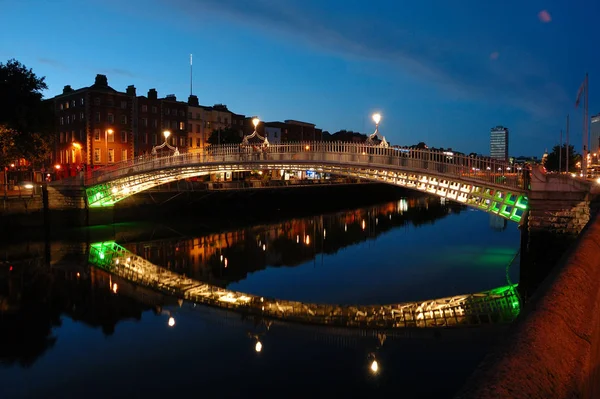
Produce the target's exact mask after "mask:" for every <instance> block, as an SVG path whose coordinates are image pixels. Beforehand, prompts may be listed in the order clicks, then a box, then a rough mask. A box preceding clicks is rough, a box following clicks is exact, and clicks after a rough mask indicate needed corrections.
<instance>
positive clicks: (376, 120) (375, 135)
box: [367, 112, 389, 148]
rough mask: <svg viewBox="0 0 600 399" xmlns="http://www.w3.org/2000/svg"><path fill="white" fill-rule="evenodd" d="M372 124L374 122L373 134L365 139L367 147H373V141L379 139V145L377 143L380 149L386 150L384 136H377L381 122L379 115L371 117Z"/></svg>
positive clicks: (375, 114) (386, 145) (386, 144)
mask: <svg viewBox="0 0 600 399" xmlns="http://www.w3.org/2000/svg"><path fill="white" fill-rule="evenodd" d="M372 118H373V122H375V132H374V133H373V134H372V135H370V136H369V138H368V139H367V145H375V139H376V138H378V137H381V143H379V146H380V147H384V148H387V147H389V144H388V142H387V141H386V140H385V137H384V136H381V135H380V134H379V122H381V114H380V113H379V112H376V113H374V114H373V115H372Z"/></svg>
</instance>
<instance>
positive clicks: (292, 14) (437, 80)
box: [171, 0, 564, 118]
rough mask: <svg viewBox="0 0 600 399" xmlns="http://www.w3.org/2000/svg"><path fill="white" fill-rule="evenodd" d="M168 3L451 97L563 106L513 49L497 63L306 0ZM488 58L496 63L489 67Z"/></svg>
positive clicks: (537, 107) (535, 65) (466, 48)
mask: <svg viewBox="0 0 600 399" xmlns="http://www.w3.org/2000/svg"><path fill="white" fill-rule="evenodd" d="M173 3H175V4H176V5H177V6H178V7H179V8H180V9H181V10H182V11H184V12H186V13H187V14H188V15H202V14H205V13H206V12H213V13H218V14H221V15H224V16H227V17H229V18H232V19H235V20H236V23H243V24H247V25H252V26H253V27H256V28H260V29H264V30H266V31H268V32H269V33H271V34H272V33H273V31H275V32H277V33H278V34H286V35H289V36H293V37H295V38H298V39H301V40H303V41H304V42H306V43H308V44H310V45H312V46H316V47H318V48H320V49H321V50H323V51H326V52H329V53H336V54H338V55H340V56H342V57H345V58H349V59H368V60H379V61H381V62H386V63H389V64H391V65H393V66H395V67H398V68H399V69H401V70H403V71H405V72H407V73H409V74H411V75H412V76H414V77H415V78H418V79H420V80H422V81H423V82H424V83H430V84H434V85H437V86H439V87H442V88H443V89H445V90H448V91H449V92H450V93H451V94H452V95H453V96H456V97H462V98H466V99H485V100H486V101H494V102H501V103H504V104H508V105H510V106H513V107H516V108H519V109H522V110H523V111H525V112H528V113H530V114H532V115H533V116H535V117H538V118H543V117H546V116H548V115H551V114H553V113H554V111H555V109H556V108H557V106H558V105H559V104H560V102H561V101H563V100H564V99H563V98H562V93H560V92H559V93H556V92H554V91H553V90H554V89H555V88H556V87H555V85H553V84H552V82H551V79H550V78H549V77H548V76H549V75H546V78H544V73H543V72H544V64H543V63H540V62H538V61H537V60H535V59H533V58H532V57H527V54H525V55H524V56H523V53H525V52H521V53H519V51H513V50H515V49H502V53H503V57H502V60H500V59H499V55H500V52H499V51H494V52H492V53H491V54H490V53H489V52H488V51H489V50H487V51H486V49H485V48H483V47H481V46H479V45H477V40H474V41H471V42H470V43H466V42H465V41H464V40H463V41H461V40H452V39H451V38H446V37H443V38H442V37H431V36H428V35H427V33H426V32H417V31H415V30H414V29H408V28H407V29H404V28H402V27H398V26H397V24H393V23H388V22H389V20H385V21H377V20H375V19H372V18H369V17H368V16H364V15H356V16H352V15H347V14H343V13H340V14H336V15H335V16H334V17H332V15H331V14H329V13H328V12H326V10H324V9H321V8H319V7H322V6H320V5H319V2H311V1H308V0H306V1H302V2H300V1H297V2H296V1H286V2H281V1H280V0H255V1H254V2H253V3H252V6H251V7H249V6H248V4H247V2H246V0H202V1H199V0H197V1H195V0H172V2H171V4H173ZM315 4H316V5H315ZM542 13H543V12H542ZM542 13H540V20H542V21H543V22H547V21H545V19H548V18H550V15H549V14H548V13H547V12H545V14H543V15H542ZM500 47H502V46H501V43H500ZM490 59H491V60H494V61H495V62H493V63H490V62H489V60H490Z"/></svg>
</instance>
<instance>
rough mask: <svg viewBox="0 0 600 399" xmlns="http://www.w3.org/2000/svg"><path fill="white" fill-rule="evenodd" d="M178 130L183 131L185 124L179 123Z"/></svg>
mask: <svg viewBox="0 0 600 399" xmlns="http://www.w3.org/2000/svg"><path fill="white" fill-rule="evenodd" d="M179 130H185V122H179ZM190 130H191V129H190Z"/></svg>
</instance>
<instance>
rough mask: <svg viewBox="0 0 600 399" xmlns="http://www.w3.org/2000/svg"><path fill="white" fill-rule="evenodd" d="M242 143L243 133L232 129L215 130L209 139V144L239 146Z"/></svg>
mask: <svg viewBox="0 0 600 399" xmlns="http://www.w3.org/2000/svg"><path fill="white" fill-rule="evenodd" d="M241 142H242V135H241V133H240V132H239V130H236V129H234V128H231V127H228V128H225V129H217V130H214V131H213V132H212V133H211V135H210V137H209V138H208V143H209V144H219V143H220V144H239V143H241Z"/></svg>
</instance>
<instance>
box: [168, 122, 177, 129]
mask: <svg viewBox="0 0 600 399" xmlns="http://www.w3.org/2000/svg"><path fill="white" fill-rule="evenodd" d="M167 127H169V121H167ZM171 129H173V130H176V129H177V121H171Z"/></svg>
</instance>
